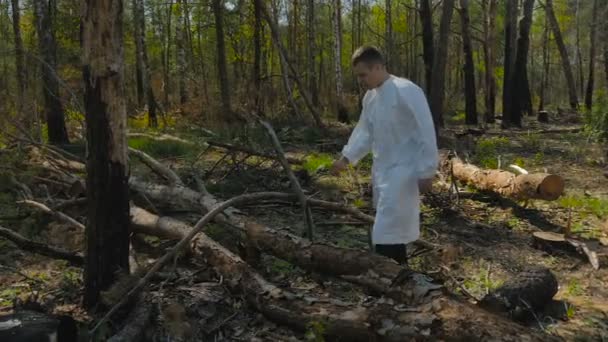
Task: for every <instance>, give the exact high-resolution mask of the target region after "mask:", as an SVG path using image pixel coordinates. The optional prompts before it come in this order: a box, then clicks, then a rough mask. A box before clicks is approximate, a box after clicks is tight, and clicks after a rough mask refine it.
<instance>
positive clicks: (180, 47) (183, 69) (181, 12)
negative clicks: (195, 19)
mask: <svg viewBox="0 0 608 342" xmlns="http://www.w3.org/2000/svg"><path fill="white" fill-rule="evenodd" d="M187 5H188V4H187V1H186V0H181V1H180V0H178V1H177V6H178V7H177V8H178V11H177V13H178V16H177V23H176V30H175V43H176V48H177V54H176V56H175V57H176V58H177V60H176V64H177V71H178V83H179V103H180V104H181V105H182V106H183V105H184V104H186V102H188V97H189V96H188V87H187V84H186V79H187V77H188V76H187V72H188V62H187V60H186V45H187V42H188V32H187V31H188V30H189V29H190V28H189V27H186V6H187Z"/></svg>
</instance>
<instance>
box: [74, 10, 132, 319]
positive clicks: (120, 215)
mask: <svg viewBox="0 0 608 342" xmlns="http://www.w3.org/2000/svg"><path fill="white" fill-rule="evenodd" d="M82 13H83V17H82V24H81V25H82V28H81V32H82V51H83V62H84V67H83V77H84V83H85V110H86V123H87V125H86V126H87V151H88V155H87V172H86V173H87V184H86V188H87V190H86V191H87V213H88V216H87V228H86V235H87V253H86V268H85V275H84V281H85V295H84V303H85V305H86V306H87V307H88V308H93V307H95V305H96V304H97V302H98V300H99V294H100V291H102V290H106V289H107V288H108V287H109V286H110V285H111V284H112V283H113V282H114V280H115V279H116V276H117V272H119V271H122V272H126V273H128V272H129V231H130V229H129V224H130V220H129V187H128V183H127V181H128V176H127V175H128V164H127V139H126V134H125V133H126V132H125V129H126V126H127V116H126V109H125V99H124V85H123V84H124V82H123V77H124V76H123V26H122V23H123V20H122V17H123V3H122V1H121V0H107V1H106V2H103V3H101V2H98V1H94V0H87V1H86V3H85V7H84V11H83V12H82Z"/></svg>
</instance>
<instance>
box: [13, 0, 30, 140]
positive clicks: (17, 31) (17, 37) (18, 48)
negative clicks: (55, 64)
mask: <svg viewBox="0 0 608 342" xmlns="http://www.w3.org/2000/svg"><path fill="white" fill-rule="evenodd" d="M11 10H12V12H13V34H14V42H15V69H16V70H17V111H18V112H19V113H20V115H23V116H24V117H23V122H24V123H25V125H26V129H29V126H30V123H31V118H29V116H30V114H29V113H24V111H23V107H24V104H25V92H26V86H27V74H26V70H25V53H24V51H23V39H22V38H21V15H20V14H21V10H20V8H19V0H11ZM26 115H27V116H28V117H25V116H26Z"/></svg>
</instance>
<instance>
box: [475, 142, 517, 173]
mask: <svg viewBox="0 0 608 342" xmlns="http://www.w3.org/2000/svg"><path fill="white" fill-rule="evenodd" d="M508 146H509V139H507V138H506V137H492V138H481V139H479V141H478V142H477V146H475V159H476V163H478V164H479V165H481V166H482V167H484V168H489V169H496V168H498V156H499V155H500V154H501V153H502V152H504V151H505V150H506V148H507V147H508Z"/></svg>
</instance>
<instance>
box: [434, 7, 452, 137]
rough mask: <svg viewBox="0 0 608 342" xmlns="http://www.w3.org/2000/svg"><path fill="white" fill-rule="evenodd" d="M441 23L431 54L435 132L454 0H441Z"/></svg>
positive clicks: (439, 121)
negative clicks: (432, 54) (433, 50)
mask: <svg viewBox="0 0 608 342" xmlns="http://www.w3.org/2000/svg"><path fill="white" fill-rule="evenodd" d="M442 6H443V11H442V13H441V23H440V24H439V40H438V41H437V49H436V50H435V54H434V56H433V69H432V70H433V75H432V79H431V112H432V113H433V121H434V123H435V130H436V132H435V133H436V134H437V132H438V130H439V128H440V127H443V102H444V98H445V84H444V83H445V68H446V64H447V59H448V41H449V35H450V23H451V22H452V12H453V10H454V0H445V1H443V4H442Z"/></svg>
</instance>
